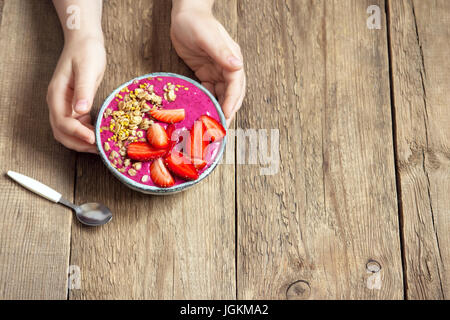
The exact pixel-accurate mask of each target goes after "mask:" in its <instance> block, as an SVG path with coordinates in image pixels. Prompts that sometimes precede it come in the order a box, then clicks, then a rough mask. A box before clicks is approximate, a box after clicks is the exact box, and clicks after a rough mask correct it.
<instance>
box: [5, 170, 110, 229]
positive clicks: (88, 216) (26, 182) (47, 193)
mask: <svg viewBox="0 0 450 320" xmlns="http://www.w3.org/2000/svg"><path fill="white" fill-rule="evenodd" d="M8 176H9V177H10V178H11V179H13V180H14V181H16V182H17V183H18V184H20V185H21V186H23V187H25V188H27V189H28V190H30V191H32V192H34V193H36V194H38V195H40V196H41V197H44V198H46V199H48V200H50V201H53V202H55V203H61V204H63V205H65V206H66V207H69V208H70V209H73V210H74V211H75V214H76V216H77V219H78V221H80V222H81V223H82V224H85V225H88V226H93V227H96V226H101V225H103V224H105V223H108V222H109V221H110V220H111V219H112V213H111V210H109V209H108V208H107V207H106V206H104V205H103V204H101V203H85V204H82V205H81V206H77V205H74V204H73V203H72V202H70V201H68V200H67V199H64V198H63V197H62V195H61V194H60V193H59V192H57V191H55V190H53V189H52V188H50V187H47V186H46V185H45V184H42V183H40V182H39V181H36V180H34V179H32V178H30V177H27V176H24V175H23V174H20V173H17V172H14V171H8Z"/></svg>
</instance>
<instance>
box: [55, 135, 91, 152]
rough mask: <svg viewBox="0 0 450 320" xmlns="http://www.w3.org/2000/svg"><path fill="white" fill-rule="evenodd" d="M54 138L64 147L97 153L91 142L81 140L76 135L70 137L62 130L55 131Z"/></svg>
mask: <svg viewBox="0 0 450 320" xmlns="http://www.w3.org/2000/svg"><path fill="white" fill-rule="evenodd" d="M55 138H56V140H58V141H59V142H60V143H61V144H62V145H64V146H65V147H66V148H69V149H72V150H75V151H78V152H89V153H98V152H97V148H96V147H95V146H93V145H92V144H89V143H87V142H85V141H83V140H80V139H78V138H76V137H71V136H68V135H66V134H64V133H63V132H60V131H57V132H55Z"/></svg>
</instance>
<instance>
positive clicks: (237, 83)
mask: <svg viewBox="0 0 450 320" xmlns="http://www.w3.org/2000/svg"><path fill="white" fill-rule="evenodd" d="M227 78H228V79H227V80H228V81H227V86H226V90H225V94H224V101H223V104H222V109H223V112H224V114H225V118H226V119H231V117H232V115H233V112H234V110H237V109H239V107H240V104H239V102H240V98H241V96H242V94H243V92H245V74H244V72H243V71H239V72H234V73H233V74H231V75H228V76H227ZM241 102H242V101H241Z"/></svg>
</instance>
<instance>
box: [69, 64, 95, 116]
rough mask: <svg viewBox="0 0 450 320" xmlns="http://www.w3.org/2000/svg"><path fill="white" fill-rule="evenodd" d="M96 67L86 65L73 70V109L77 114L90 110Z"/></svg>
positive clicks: (93, 94) (93, 93)
mask: <svg viewBox="0 0 450 320" xmlns="http://www.w3.org/2000/svg"><path fill="white" fill-rule="evenodd" d="M94 70H96V68H93V67H92V68H89V67H88V66H83V67H79V68H77V69H75V70H74V97H73V109H74V111H75V112H76V113H78V114H86V113H88V112H89V111H90V110H91V107H92V103H93V101H94V96H95V92H96V90H97V74H96V73H95V71H94Z"/></svg>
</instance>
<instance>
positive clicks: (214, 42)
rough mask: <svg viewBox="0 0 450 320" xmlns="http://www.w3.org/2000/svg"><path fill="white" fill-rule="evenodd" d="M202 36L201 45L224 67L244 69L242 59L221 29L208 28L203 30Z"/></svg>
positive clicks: (233, 69) (230, 69)
mask: <svg viewBox="0 0 450 320" xmlns="http://www.w3.org/2000/svg"><path fill="white" fill-rule="evenodd" d="M224 31H225V30H224ZM225 32H226V31H225ZM202 37H203V39H202V41H201V42H200V47H201V48H202V49H203V50H204V51H205V52H206V53H207V54H208V55H209V56H210V57H211V58H212V59H213V60H214V61H215V62H217V63H218V64H219V65H220V66H221V67H222V68H224V69H227V70H229V71H237V70H240V69H242V67H243V66H244V63H243V62H242V59H241V58H239V56H238V55H237V54H235V53H234V52H233V50H232V49H231V46H230V45H229V43H228V42H227V41H226V37H224V36H223V35H222V34H221V32H220V30H217V31H215V30H214V29H207V30H205V31H204V32H203V35H202Z"/></svg>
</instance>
